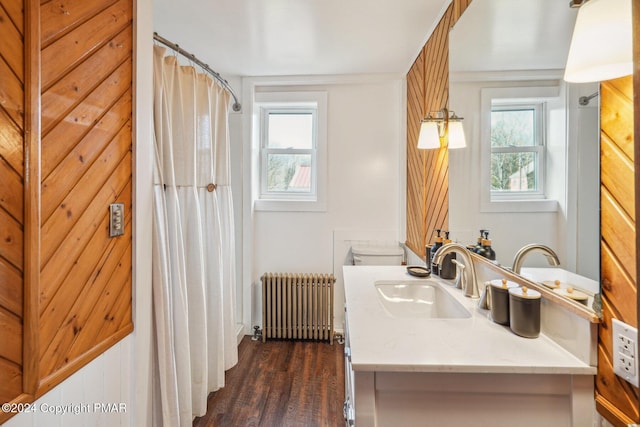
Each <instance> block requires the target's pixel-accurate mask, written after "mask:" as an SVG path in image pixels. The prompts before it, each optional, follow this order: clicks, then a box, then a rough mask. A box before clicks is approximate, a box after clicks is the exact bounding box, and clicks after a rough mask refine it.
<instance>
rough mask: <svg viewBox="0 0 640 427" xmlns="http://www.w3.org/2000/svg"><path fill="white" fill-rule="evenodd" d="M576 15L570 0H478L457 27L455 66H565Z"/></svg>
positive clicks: (452, 56) (452, 40)
mask: <svg viewBox="0 0 640 427" xmlns="http://www.w3.org/2000/svg"><path fill="white" fill-rule="evenodd" d="M576 16H577V9H571V8H570V7H569V1H568V0H534V1H532V0H473V1H472V2H471V4H470V5H469V7H468V8H467V10H466V11H465V13H464V14H463V15H462V17H461V18H460V19H459V20H458V22H457V23H456V24H455V26H454V27H453V29H452V30H451V33H450V49H451V51H450V55H449V70H450V71H452V72H469V71H496V70H500V71H506V70H510V71H513V70H553V69H556V70H562V69H564V67H565V64H566V61H567V53H568V52H569V44H570V42H571V34H572V32H573V26H574V23H575V19H576Z"/></svg>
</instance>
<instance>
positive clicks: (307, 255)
mask: <svg viewBox="0 0 640 427" xmlns="http://www.w3.org/2000/svg"><path fill="white" fill-rule="evenodd" d="M284 84H287V85H288V89H290V88H291V87H292V86H296V85H307V86H308V85H312V86H309V87H312V90H324V91H327V93H328V203H327V211H326V212H266V211H253V210H252V200H251V196H250V194H251V192H252V187H251V182H252V181H254V179H253V178H254V177H255V175H254V174H255V173H257V170H255V169H256V168H255V167H254V168H253V170H252V166H251V164H252V162H251V156H250V155H249V154H248V153H249V150H250V149H251V145H250V141H251V136H250V122H251V118H250V117H248V115H249V114H250V111H249V108H248V107H249V106H248V105H247V103H248V102H249V103H250V99H251V95H250V94H248V93H247V92H248V91H250V90H251V88H252V87H256V86H273V85H284ZM403 87H404V85H403V80H402V77H401V76H395V75H394V76H355V77H354V76H352V77H345V78H342V77H339V76H338V77H330V78H323V77H317V78H296V79H291V78H287V79H274V78H268V79H250V83H249V84H245V85H244V92H245V93H244V99H245V101H244V104H245V106H244V107H245V108H244V111H245V112H244V114H245V118H244V120H245V123H247V122H248V124H246V126H245V127H244V132H245V159H244V162H245V163H244V165H245V175H244V180H245V188H244V192H245V194H244V201H245V204H244V209H245V226H244V233H245V238H244V244H245V246H250V247H245V257H244V263H245V265H244V267H245V268H244V271H245V279H244V288H243V292H244V293H245V306H244V310H245V316H244V321H245V326H247V327H250V326H253V325H254V324H255V325H258V324H261V323H262V322H261V311H260V310H259V307H260V304H261V302H260V301H261V300H260V294H259V292H258V291H257V290H256V287H257V286H258V285H259V284H260V276H261V275H262V273H264V272H279V271H282V272H317V273H331V272H334V255H335V254H334V232H336V231H337V230H339V233H340V234H341V235H343V236H347V238H348V236H349V235H350V234H349V233H350V232H351V233H353V235H354V236H357V237H354V238H358V239H359V238H361V237H362V236H369V238H371V239H375V238H377V237H378V236H380V237H381V238H384V239H386V238H388V237H389V234H391V235H392V236H393V237H392V238H393V239H395V240H396V241H398V240H399V239H400V238H401V237H400V235H399V234H400V233H399V231H398V230H399V228H400V224H401V216H402V215H403V207H402V206H403V203H402V196H401V190H400V189H401V187H402V185H403V183H402V182H401V176H402V174H401V173H400V172H399V171H400V170H402V169H401V157H402V152H403V149H404V138H403V136H402V135H403V132H404V131H403V129H404V108H403V105H404V101H403V97H404V90H403ZM310 90H311V89H310ZM402 167H404V165H403V166H402ZM389 230H391V232H390V233H389ZM249 236H250V237H249ZM340 250H344V248H341V249H340ZM347 250H348V249H347ZM344 255H345V256H346V253H345V254H344ZM334 273H336V272H334ZM340 273H341V272H340ZM340 276H341V274H340ZM343 295H344V294H343V289H342V284H341V283H337V284H336V290H335V300H336V304H335V310H334V313H335V317H336V328H338V329H341V328H342V319H343V313H342V304H343V302H342V301H343ZM248 322H250V323H249V324H247V323H248Z"/></svg>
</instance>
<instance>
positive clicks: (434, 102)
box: [406, 0, 471, 257]
mask: <svg viewBox="0 0 640 427" xmlns="http://www.w3.org/2000/svg"><path fill="white" fill-rule="evenodd" d="M470 3H471V0H453V2H452V3H451V4H450V5H449V7H448V8H447V10H446V12H445V13H444V15H443V17H442V19H441V20H440V22H439V23H438V25H437V26H436V28H435V29H434V31H433V33H432V34H431V37H430V38H429V40H428V41H427V43H426V44H425V45H424V47H423V48H422V51H421V52H420V54H419V55H418V58H417V59H416V60H415V62H414V63H413V65H412V67H411V69H410V70H409V72H408V73H407V241H406V245H407V247H408V248H409V249H411V250H412V251H413V252H415V253H416V254H418V255H420V256H423V257H424V255H425V246H426V245H428V244H430V243H431V242H432V241H433V236H434V235H435V234H434V230H436V229H439V228H440V229H446V228H447V227H448V222H449V156H448V150H447V149H446V148H441V149H439V150H418V149H417V144H418V133H419V130H420V120H421V119H423V118H424V117H426V115H427V114H428V113H429V112H430V111H438V110H440V109H441V108H445V107H446V108H449V30H450V29H451V27H452V26H453V25H454V24H455V23H456V21H457V20H458V19H459V18H460V15H462V13H463V12H464V11H465V9H466V8H467V6H469V4H470Z"/></svg>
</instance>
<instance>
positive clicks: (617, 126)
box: [596, 76, 640, 425]
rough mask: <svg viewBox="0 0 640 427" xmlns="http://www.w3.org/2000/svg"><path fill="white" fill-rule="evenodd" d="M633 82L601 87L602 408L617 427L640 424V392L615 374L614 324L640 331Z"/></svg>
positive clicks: (599, 383)
mask: <svg viewBox="0 0 640 427" xmlns="http://www.w3.org/2000/svg"><path fill="white" fill-rule="evenodd" d="M633 93H634V92H633V80H632V78H631V76H628V77H623V78H621V79H616V80H610V81H606V82H602V84H601V86H600V96H601V102H600V105H601V110H600V126H601V130H600V145H601V149H600V162H601V171H600V179H601V186H600V204H601V210H600V221H601V225H600V227H601V283H602V315H603V317H602V323H601V324H600V329H599V333H598V376H597V380H596V402H597V406H598V410H599V411H600V413H602V414H603V415H605V416H606V418H608V419H609V420H610V421H612V422H614V423H615V424H620V423H622V424H624V425H627V424H634V423H636V422H638V421H640V413H639V409H640V408H639V407H638V401H639V392H638V389H637V388H636V387H634V386H632V385H631V384H629V383H628V382H626V381H624V380H622V379H621V378H619V377H617V376H616V375H615V374H614V372H613V357H614V352H613V348H612V342H613V341H612V340H613V337H612V333H611V328H612V326H611V322H612V320H611V319H612V318H616V319H619V320H622V321H623V322H625V323H628V324H630V325H632V326H635V327H637V300H636V295H637V289H636V277H637V271H636V268H637V266H636V230H635V198H634V192H635V189H634V169H635V168H634V132H633V127H634V124H633V122H634V107H633Z"/></svg>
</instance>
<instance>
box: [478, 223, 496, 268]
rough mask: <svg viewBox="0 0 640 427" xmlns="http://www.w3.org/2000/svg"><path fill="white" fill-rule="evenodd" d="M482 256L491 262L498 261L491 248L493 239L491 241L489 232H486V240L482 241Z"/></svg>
mask: <svg viewBox="0 0 640 427" xmlns="http://www.w3.org/2000/svg"><path fill="white" fill-rule="evenodd" d="M481 255H482V256H484V257H485V258H487V259H489V260H491V261H495V260H496V252H495V251H494V250H493V248H492V247H491V239H489V230H485V234H484V239H482V254H481Z"/></svg>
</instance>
